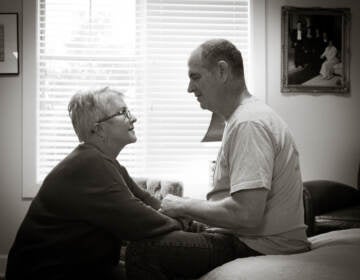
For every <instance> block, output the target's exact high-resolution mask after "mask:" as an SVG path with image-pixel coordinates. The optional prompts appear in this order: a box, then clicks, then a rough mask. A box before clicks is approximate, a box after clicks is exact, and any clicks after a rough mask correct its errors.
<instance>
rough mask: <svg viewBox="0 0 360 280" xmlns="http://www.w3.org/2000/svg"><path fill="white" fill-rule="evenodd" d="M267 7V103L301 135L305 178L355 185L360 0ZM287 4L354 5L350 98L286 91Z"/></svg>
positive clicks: (307, 1)
mask: <svg viewBox="0 0 360 280" xmlns="http://www.w3.org/2000/svg"><path fill="white" fill-rule="evenodd" d="M266 5H267V6H266V29H267V30H266V34H267V44H266V45H267V54H266V57H267V63H266V64H267V102H268V104H269V105H270V106H272V107H273V108H274V109H275V110H276V111H277V112H279V113H280V115H282V116H283V117H284V119H285V120H286V121H287V123H288V124H289V126H290V128H291V130H292V132H293V134H294V136H295V139H296V142H297V145H298V148H299V152H300V161H301V168H302V173H303V179H304V180H310V179H319V178H322V179H330V180H337V181H340V182H343V183H346V184H349V185H352V186H355V185H356V180H357V170H358V166H359V163H360V122H359V120H360V79H359V73H360V53H359V52H358V51H357V50H359V49H360V36H359V35H360V32H359V28H358V26H360V2H359V1H356V0H343V1H335V0H316V1H313V0H302V1H299V0H298V1H295V0H287V1H284V0H268V1H266ZM285 5H286V6H302V7H307V6H309V7H327V8H337V7H338V8H339V7H344V8H351V14H352V23H351V26H352V28H351V35H350V40H351V50H352V53H351V62H350V67H351V69H350V73H351V75H350V80H351V94H350V96H346V97H344V96H338V95H337V96H336V95H332V94H323V95H312V94H297V95H290V96H289V95H284V94H282V93H281V92H280V77H281V52H280V50H281V31H280V26H281V22H280V20H281V6H285ZM355 50H356V51H355Z"/></svg>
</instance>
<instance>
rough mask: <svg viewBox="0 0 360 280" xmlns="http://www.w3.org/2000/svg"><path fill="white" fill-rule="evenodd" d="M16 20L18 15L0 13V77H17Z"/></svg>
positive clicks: (17, 42)
mask: <svg viewBox="0 0 360 280" xmlns="http://www.w3.org/2000/svg"><path fill="white" fill-rule="evenodd" d="M18 18H19V16H18V13H0V75H19V30H18V28H19V27H18V26H19V22H18V21H19V19H18Z"/></svg>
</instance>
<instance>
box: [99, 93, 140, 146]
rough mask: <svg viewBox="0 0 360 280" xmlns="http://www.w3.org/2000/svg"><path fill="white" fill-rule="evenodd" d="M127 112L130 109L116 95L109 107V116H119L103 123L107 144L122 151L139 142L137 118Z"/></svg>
mask: <svg viewBox="0 0 360 280" xmlns="http://www.w3.org/2000/svg"><path fill="white" fill-rule="evenodd" d="M127 110H128V108H127V106H126V103H125V102H124V100H123V98H122V97H121V96H118V95H114V97H112V98H111V101H110V102H109V103H108V105H107V115H108V116H112V115H114V114H117V113H119V114H118V115H116V116H114V117H112V118H110V119H108V120H106V121H104V122H102V123H101V125H102V126H103V129H104V135H105V138H106V142H107V143H108V144H109V145H111V146H115V147H119V148H120V149H122V148H123V147H124V146H126V145H127V144H130V143H134V142H136V140H137V138H136V135H135V130H134V123H135V122H136V118H135V117H134V116H132V115H130V114H128V113H126V111H127Z"/></svg>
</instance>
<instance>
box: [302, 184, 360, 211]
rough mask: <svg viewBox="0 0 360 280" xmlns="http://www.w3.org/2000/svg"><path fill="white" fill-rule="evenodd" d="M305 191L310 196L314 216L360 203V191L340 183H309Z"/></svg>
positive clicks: (305, 185) (305, 186)
mask: <svg viewBox="0 0 360 280" xmlns="http://www.w3.org/2000/svg"><path fill="white" fill-rule="evenodd" d="M304 189H306V190H307V192H308V195H309V196H310V201H311V207H312V211H313V215H314V216H317V215H321V214H323V213H326V212H329V211H334V210H337V209H341V208H345V207H350V206H353V205H356V204H359V203H360V191H359V190H357V189H355V188H353V187H350V186H348V185H345V184H342V183H339V182H335V181H326V180H314V181H307V182H304Z"/></svg>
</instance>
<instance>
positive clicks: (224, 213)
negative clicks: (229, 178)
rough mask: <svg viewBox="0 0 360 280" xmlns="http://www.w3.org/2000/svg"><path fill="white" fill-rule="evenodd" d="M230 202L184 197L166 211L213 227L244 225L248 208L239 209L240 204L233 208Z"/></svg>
mask: <svg viewBox="0 0 360 280" xmlns="http://www.w3.org/2000/svg"><path fill="white" fill-rule="evenodd" d="M229 199H231V198H229ZM165 203H166V202H165ZM229 204H230V203H226V202H225V201H205V200H199V199H190V198H182V199H178V200H177V203H176V206H174V205H173V206H172V210H171V211H169V212H167V211H165V212H164V213H165V214H168V215H170V216H178V217H186V218H189V219H192V220H195V221H198V222H201V223H204V224H207V225H209V226H212V227H222V228H229V229H236V228H240V227H243V226H242V225H243V224H245V223H246V221H247V215H246V213H247V211H246V209H243V211H239V205H236V207H233V209H232V207H231V206H229ZM245 227H246V225H245Z"/></svg>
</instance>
